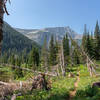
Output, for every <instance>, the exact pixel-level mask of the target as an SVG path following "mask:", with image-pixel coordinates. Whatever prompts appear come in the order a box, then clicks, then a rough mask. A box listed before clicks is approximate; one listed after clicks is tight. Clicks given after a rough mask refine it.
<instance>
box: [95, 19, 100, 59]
mask: <svg viewBox="0 0 100 100" xmlns="http://www.w3.org/2000/svg"><path fill="white" fill-rule="evenodd" d="M94 36H95V58H96V60H100V29H99V24H98V21H97V23H96V27H95V32H94Z"/></svg>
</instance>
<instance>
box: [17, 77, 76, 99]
mask: <svg viewBox="0 0 100 100" xmlns="http://www.w3.org/2000/svg"><path fill="white" fill-rule="evenodd" d="M75 80H76V79H75V78H71V79H69V78H67V77H65V78H63V77H60V78H54V79H52V83H53V84H52V88H51V90H49V91H45V90H42V91H41V90H34V91H33V92H32V94H30V93H29V94H28V93H27V94H25V95H23V96H20V97H18V98H17V99H16V100H66V99H68V98H69V91H71V90H73V89H74V82H75Z"/></svg>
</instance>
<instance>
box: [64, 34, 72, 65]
mask: <svg viewBox="0 0 100 100" xmlns="http://www.w3.org/2000/svg"><path fill="white" fill-rule="evenodd" d="M63 52H64V62H65V65H66V64H69V60H70V46H69V39H68V35H67V33H66V35H65V36H64V38H63Z"/></svg>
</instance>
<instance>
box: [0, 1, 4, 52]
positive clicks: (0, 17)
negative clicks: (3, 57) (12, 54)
mask: <svg viewBox="0 0 100 100" xmlns="http://www.w3.org/2000/svg"><path fill="white" fill-rule="evenodd" d="M3 6H4V0H0V53H1V41H2V39H3V15H4V9H3Z"/></svg>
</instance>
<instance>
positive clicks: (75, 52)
mask: <svg viewBox="0 0 100 100" xmlns="http://www.w3.org/2000/svg"><path fill="white" fill-rule="evenodd" d="M72 56H73V63H74V64H75V65H77V64H80V56H79V53H78V50H77V49H76V48H74V50H73V53H72Z"/></svg>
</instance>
